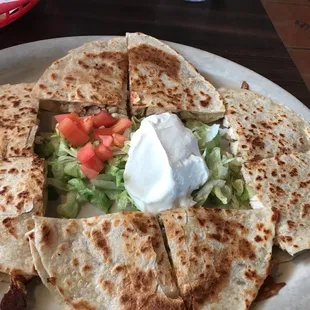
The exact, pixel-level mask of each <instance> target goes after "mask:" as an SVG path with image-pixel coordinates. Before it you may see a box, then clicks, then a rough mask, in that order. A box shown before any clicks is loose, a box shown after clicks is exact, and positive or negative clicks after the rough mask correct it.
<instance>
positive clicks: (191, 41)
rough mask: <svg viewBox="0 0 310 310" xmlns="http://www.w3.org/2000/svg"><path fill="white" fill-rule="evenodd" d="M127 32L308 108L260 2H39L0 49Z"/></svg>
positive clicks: (2, 38)
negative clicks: (200, 54) (188, 49)
mask: <svg viewBox="0 0 310 310" xmlns="http://www.w3.org/2000/svg"><path fill="white" fill-rule="evenodd" d="M126 31H128V32H135V31H140V32H145V33H147V34H150V35H152V36H155V37H157V38H159V39H163V40H168V41H173V42H178V43H182V44H186V45H190V46H193V47H197V48H200V49H203V50H206V51H209V52H211V53H215V54H217V55H220V56H222V57H225V58H227V59H230V60H232V61H235V62H237V63H239V64H241V65H243V66H245V67H247V68H249V69H252V70H253V71H255V72H257V73H259V74H261V75H263V76H265V77H266V78H268V79H270V80H271V81H273V82H275V83H276V84H278V85H280V86H281V87H283V88H284V89H286V90H287V91H288V92H290V93H291V94H293V95H294V96H295V97H297V98H298V99H299V100H301V101H302V102H303V103H304V104H306V105H307V106H308V107H309V108H310V93H309V91H308V90H307V87H306V86H305V83H304V82H303V80H302V78H301V76H300V74H299V72H298V70H297V69H296V67H295V65H294V63H293V61H292V60H291V58H290V56H289V54H288V52H287V51H286V49H285V47H284V45H283V44H282V42H281V40H280V38H279V36H278V34H277V32H276V30H275V29H274V27H273V25H272V23H271V21H270V19H269V18H268V16H267V14H266V12H265V10H264V8H263V6H262V4H261V2H260V1H259V0H250V1H249V0H233V1H231V0H213V1H212V0H206V1H205V2H201V3H190V2H186V1H184V0H152V1H141V0H140V1H138V0H91V1H90V0H89V1H85V0H74V1H64V0H41V1H40V2H39V4H38V5H37V6H36V7H35V8H34V9H33V10H32V11H31V12H29V13H28V14H27V15H25V16H24V17H23V18H21V19H20V20H18V21H16V22H14V23H12V24H11V25H9V26H7V27H5V28H3V29H0V49H3V48H6V47H10V46H13V45H17V44H22V43H26V42H31V41H37V40H42V39H48V38H56V37H65V36H79V35H108V34H110V35H124V34H125V32H126ZM0 54H1V50H0Z"/></svg>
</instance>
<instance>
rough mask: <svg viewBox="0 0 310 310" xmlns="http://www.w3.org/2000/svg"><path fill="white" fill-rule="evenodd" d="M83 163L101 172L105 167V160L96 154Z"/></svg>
mask: <svg viewBox="0 0 310 310" xmlns="http://www.w3.org/2000/svg"><path fill="white" fill-rule="evenodd" d="M83 165H84V166H86V167H87V168H90V169H93V170H95V171H97V172H100V171H101V170H102V169H103V167H104V164H103V162H102V161H101V160H100V159H99V157H98V156H96V155H95V156H93V157H92V158H90V159H89V160H88V161H87V162H86V163H84V164H83Z"/></svg>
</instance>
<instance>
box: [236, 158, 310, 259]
mask: <svg viewBox="0 0 310 310" xmlns="http://www.w3.org/2000/svg"><path fill="white" fill-rule="evenodd" d="M241 171H242V174H243V177H244V179H245V181H246V183H248V184H249V185H250V186H252V187H253V188H254V189H255V191H256V192H257V196H256V197H253V199H252V200H251V204H252V205H253V207H255V204H257V200H258V202H260V204H261V205H262V206H263V207H264V208H267V209H271V208H272V207H275V208H276V209H277V210H278V212H279V214H280V220H279V223H278V224H277V225H276V239H275V240H276V242H277V243H278V244H279V245H280V247H281V248H282V249H283V250H286V251H287V252H288V253H289V254H291V255H294V254H295V253H297V252H299V251H302V250H305V249H309V248H310V231H309V227H310V152H307V153H293V154H289V155H281V156H277V157H275V158H268V159H264V160H261V161H251V162H248V163H245V164H244V166H243V167H242V170H241Z"/></svg>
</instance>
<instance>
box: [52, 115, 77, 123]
mask: <svg viewBox="0 0 310 310" xmlns="http://www.w3.org/2000/svg"><path fill="white" fill-rule="evenodd" d="M65 118H69V119H71V120H73V121H76V120H78V118H79V116H78V115H77V114H76V113H68V114H58V115H55V119H56V121H57V122H58V123H61V122H62V121H63V120H64V119H65Z"/></svg>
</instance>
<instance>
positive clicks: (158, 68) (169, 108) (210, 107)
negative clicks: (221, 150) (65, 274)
mask: <svg viewBox="0 0 310 310" xmlns="http://www.w3.org/2000/svg"><path fill="white" fill-rule="evenodd" d="M126 37H127V42H128V57H129V87H130V105H131V111H132V113H133V115H141V114H142V115H151V114H155V113H162V112H182V113H183V114H182V115H183V116H184V117H186V118H197V119H200V120H201V121H205V122H211V121H214V120H217V119H219V118H221V117H223V116H224V113H225V107H224V105H223V101H222V99H221V97H220V95H219V93H218V92H217V91H216V89H215V87H214V86H213V85H212V84H211V83H209V82H208V81H207V80H206V79H205V78H204V77H203V76H202V75H200V74H199V73H198V71H197V70H196V69H195V68H194V66H193V65H191V64H190V63H189V62H188V61H186V60H185V59H184V58H183V57H182V56H181V55H180V54H178V53H177V52H176V51H175V50H173V49H172V48H171V47H169V46H168V45H167V44H164V43H163V42H161V41H159V40H157V39H155V38H153V37H150V36H148V35H145V34H143V33H127V34H126Z"/></svg>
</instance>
